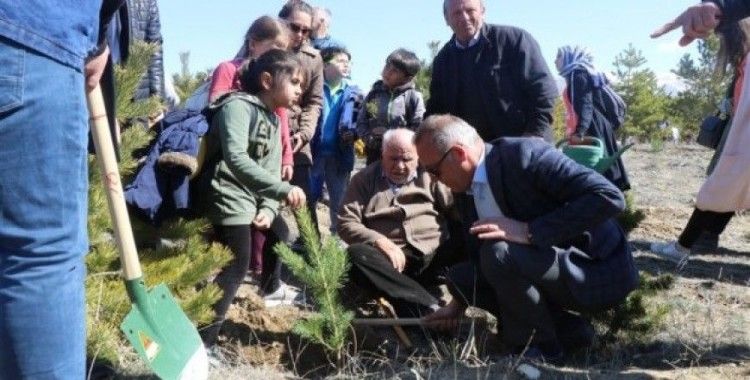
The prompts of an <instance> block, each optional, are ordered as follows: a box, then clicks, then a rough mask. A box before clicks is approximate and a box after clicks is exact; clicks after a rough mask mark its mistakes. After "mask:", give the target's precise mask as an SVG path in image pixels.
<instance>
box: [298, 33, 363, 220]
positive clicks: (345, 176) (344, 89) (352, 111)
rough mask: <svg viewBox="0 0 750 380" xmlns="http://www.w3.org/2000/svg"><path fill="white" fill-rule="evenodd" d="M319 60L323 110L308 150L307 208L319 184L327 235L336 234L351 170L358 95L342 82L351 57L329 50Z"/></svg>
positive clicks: (339, 49)
mask: <svg viewBox="0 0 750 380" xmlns="http://www.w3.org/2000/svg"><path fill="white" fill-rule="evenodd" d="M320 54H321V56H322V58H323V64H324V68H323V77H324V79H325V83H324V85H323V110H322V112H321V115H320V121H319V123H318V128H316V130H315V136H313V139H312V142H311V146H312V153H313V167H312V185H311V194H310V205H311V208H312V210H313V211H314V210H315V204H316V202H317V201H318V200H319V199H320V198H321V195H322V192H323V183H325V185H326V188H327V189H328V196H329V202H328V209H329V211H330V218H331V227H330V229H331V233H334V234H335V233H336V228H337V224H338V222H337V217H336V215H337V214H338V211H339V208H340V207H341V201H342V199H343V197H344V192H345V191H346V188H347V186H348V185H349V176H350V175H351V172H352V169H354V145H353V144H354V140H356V138H357V136H356V120H357V115H356V111H357V109H358V108H359V107H358V105H359V103H361V100H362V92H361V91H360V90H359V88H358V87H357V86H354V85H352V84H350V83H349V82H348V81H347V79H346V78H348V77H349V74H350V70H351V68H350V64H351V54H349V52H348V51H347V50H346V48H343V47H339V46H333V47H329V48H325V49H323V50H322V51H321V52H320Z"/></svg>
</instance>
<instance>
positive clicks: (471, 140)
mask: <svg viewBox="0 0 750 380" xmlns="http://www.w3.org/2000/svg"><path fill="white" fill-rule="evenodd" d="M424 139H429V140H427V141H428V142H429V144H430V146H433V147H435V150H437V151H438V152H439V153H440V154H443V153H445V152H447V151H448V149H450V148H451V147H452V146H454V145H456V144H460V145H463V146H465V147H473V146H474V144H475V143H476V142H477V141H478V140H481V138H480V137H479V134H478V133H477V131H476V129H474V127H472V126H471V125H469V123H467V122H465V121H464V120H463V119H461V118H460V117H456V116H453V115H450V114H443V115H431V116H428V117H427V118H426V119H425V120H424V121H423V122H422V125H420V126H419V129H417V133H416V134H415V135H414V144H419V143H420V141H422V140H424Z"/></svg>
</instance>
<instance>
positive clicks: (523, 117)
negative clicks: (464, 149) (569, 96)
mask: <svg viewBox="0 0 750 380" xmlns="http://www.w3.org/2000/svg"><path fill="white" fill-rule="evenodd" d="M484 9H485V8H484V1H483V0H445V1H444V3H443V14H444V16H445V21H446V22H447V24H448V25H449V26H450V27H451V29H452V30H453V33H454V34H453V38H451V39H450V41H448V43H446V44H445V46H443V48H442V49H441V50H440V52H439V53H438V55H437V56H436V57H435V60H434V61H433V64H432V82H431V84H430V99H429V100H428V102H427V115H432V114H439V113H450V114H453V115H456V116H459V117H461V118H462V119H464V120H466V121H467V122H468V123H469V124H470V125H472V126H474V127H475V128H476V130H477V132H479V135H480V136H481V137H482V138H483V139H484V140H485V141H491V140H493V139H495V138H497V137H505V136H539V137H544V138H546V139H548V140H550V139H551V138H552V133H551V127H550V125H551V123H552V112H553V109H554V106H555V99H556V98H557V96H558V91H557V86H556V84H555V80H554V79H553V77H552V75H551V74H550V72H549V69H548V67H547V63H546V62H545V61H544V58H543V57H542V54H541V52H540V50H539V45H538V44H537V42H536V40H535V39H534V37H532V36H531V35H530V34H529V33H528V32H526V31H524V30H522V29H519V28H515V27H511V26H499V25H490V24H485V23H484Z"/></svg>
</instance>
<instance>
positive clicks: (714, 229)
mask: <svg viewBox="0 0 750 380" xmlns="http://www.w3.org/2000/svg"><path fill="white" fill-rule="evenodd" d="M732 216H734V213H733V212H714V211H703V210H699V209H697V208H696V209H693V214H692V215H690V219H689V220H688V223H687V225H685V229H683V230H682V233H681V234H680V237H679V239H678V240H677V242H678V243H680V245H681V246H683V247H686V248H690V247H692V246H693V244H695V242H696V241H697V240H698V238H699V237H700V236H701V233H703V232H704V231H706V232H710V233H712V234H714V235H717V236H718V235H721V233H722V232H724V229H725V228H727V224H729V220H731V219H732Z"/></svg>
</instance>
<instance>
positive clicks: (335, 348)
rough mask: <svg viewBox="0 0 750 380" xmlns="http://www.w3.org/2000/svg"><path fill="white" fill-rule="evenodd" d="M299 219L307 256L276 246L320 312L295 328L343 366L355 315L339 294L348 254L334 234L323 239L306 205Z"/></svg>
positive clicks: (297, 216)
mask: <svg viewBox="0 0 750 380" xmlns="http://www.w3.org/2000/svg"><path fill="white" fill-rule="evenodd" d="M296 219H297V224H298V226H299V230H300V234H301V235H302V240H303V242H304V247H305V252H306V256H305V257H303V256H302V255H300V254H298V253H296V252H294V251H292V249H291V248H289V246H287V245H285V244H282V243H279V244H277V245H276V246H275V247H274V250H275V252H276V253H277V254H278V255H279V257H280V258H281V261H282V262H283V263H284V264H285V265H286V266H287V267H288V268H289V269H290V270H291V271H292V273H293V274H294V275H295V276H296V277H297V278H298V279H300V280H301V281H302V282H303V283H304V284H305V285H307V288H308V289H310V290H311V291H312V296H313V301H314V303H315V306H317V309H318V310H319V312H318V313H316V314H314V315H312V316H310V317H308V318H307V319H304V320H300V321H298V322H297V324H296V325H295V326H294V332H295V333H296V334H298V335H300V336H301V337H303V338H305V339H308V340H310V341H311V342H314V343H317V344H320V345H321V346H323V347H324V348H325V350H326V351H327V353H328V354H329V355H334V356H335V360H336V363H337V365H339V366H340V365H341V364H342V360H343V358H344V348H345V346H346V342H347V339H348V337H349V329H350V327H351V321H352V318H353V317H354V315H353V313H352V312H351V311H347V310H346V309H345V308H344V306H343V305H342V303H341V299H340V295H339V291H340V290H341V288H342V287H343V286H344V284H345V283H346V275H347V273H348V271H349V260H348V259H349V257H348V256H347V254H346V250H345V249H344V248H342V247H341V246H340V245H339V242H338V241H337V240H336V239H335V238H333V237H330V236H329V237H326V238H325V239H324V240H323V244H321V243H320V237H319V235H318V232H317V227H316V226H315V223H313V222H312V219H311V218H310V212H309V211H308V210H307V208H302V209H300V210H299V211H297V212H296Z"/></svg>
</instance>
